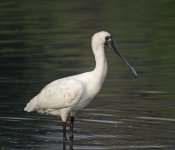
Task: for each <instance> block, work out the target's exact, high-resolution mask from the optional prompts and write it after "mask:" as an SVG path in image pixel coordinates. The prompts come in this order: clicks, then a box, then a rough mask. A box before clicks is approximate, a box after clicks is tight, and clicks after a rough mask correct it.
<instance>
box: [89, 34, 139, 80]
mask: <svg viewBox="0 0 175 150" xmlns="http://www.w3.org/2000/svg"><path fill="white" fill-rule="evenodd" d="M105 46H107V47H110V48H111V49H112V50H113V51H114V52H115V53H116V54H117V55H118V56H119V57H120V58H121V59H122V60H123V61H124V62H125V63H126V65H127V66H128V67H129V69H130V70H131V71H132V73H133V75H134V77H137V72H136V71H135V69H134V68H133V67H132V66H131V65H130V64H129V63H128V61H127V60H126V59H125V58H124V57H123V56H122V55H121V53H120V52H119V49H118V48H116V46H115V44H114V42H113V38H112V36H111V34H110V33H109V32H106V31H101V32H97V33H95V34H94V35H93V36H92V47H93V48H94V49H98V48H99V47H105Z"/></svg>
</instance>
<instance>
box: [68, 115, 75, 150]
mask: <svg viewBox="0 0 175 150" xmlns="http://www.w3.org/2000/svg"><path fill="white" fill-rule="evenodd" d="M73 128H74V116H71V118H70V135H69V149H70V150H73V138H74V136H73Z"/></svg>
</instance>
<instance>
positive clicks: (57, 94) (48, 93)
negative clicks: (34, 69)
mask: <svg viewBox="0 0 175 150" xmlns="http://www.w3.org/2000/svg"><path fill="white" fill-rule="evenodd" d="M84 92H85V87H84V84H83V83H82V82H81V81H79V80H75V79H61V80H56V81H54V82H52V83H50V84H48V85H47V86H46V87H45V88H44V89H43V90H42V91H41V93H39V94H38V95H37V107H38V108H41V109H44V108H51V109H52V108H53V109H61V108H66V107H73V106H74V105H77V104H78V103H79V101H80V100H81V98H82V96H83V93H84Z"/></svg>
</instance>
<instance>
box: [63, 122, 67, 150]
mask: <svg viewBox="0 0 175 150" xmlns="http://www.w3.org/2000/svg"><path fill="white" fill-rule="evenodd" d="M66 143H67V138H66V122H63V150H66Z"/></svg>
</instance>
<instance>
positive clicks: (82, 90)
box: [24, 31, 137, 150]
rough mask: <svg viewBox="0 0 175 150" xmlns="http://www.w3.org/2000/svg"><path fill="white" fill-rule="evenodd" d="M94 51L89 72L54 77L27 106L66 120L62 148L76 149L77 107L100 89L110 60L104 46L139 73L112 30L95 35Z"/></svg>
mask: <svg viewBox="0 0 175 150" xmlns="http://www.w3.org/2000/svg"><path fill="white" fill-rule="evenodd" d="M91 46H92V51H93V54H94V56H95V61H96V66H95V69H94V70H92V71H90V72H85V73H82V74H79V75H74V76H69V77H65V78H62V79H58V80H55V81H53V82H51V83H49V84H48V85H47V86H46V87H44V88H43V89H42V90H41V92H40V93H39V94H38V95H36V96H35V97H34V98H33V99H32V100H30V102H29V103H28V104H27V106H26V107H25V108H24V110H25V111H27V112H32V111H37V112H39V113H44V114H51V115H55V116H61V119H62V121H63V150H65V149H66V143H69V147H70V149H71V150H73V125H74V116H75V113H76V112H77V110H79V109H82V108H84V107H85V106H87V105H88V104H89V103H90V101H91V100H92V99H93V98H94V97H95V96H96V95H97V93H99V91H100V89H101V87H102V84H103V82H104V80H105V77H106V74H107V60H106V56H105V51H104V49H105V46H109V47H110V48H112V49H113V50H114V52H116V53H117V54H118V55H119V57H120V58H121V59H122V60H123V61H124V62H125V63H126V64H127V65H128V67H129V68H130V69H131V71H132V73H133V74H134V76H135V77H136V76H137V73H136V71H135V70H134V68H133V67H132V66H131V65H130V64H129V63H128V62H127V61H126V60H125V59H124V58H123V57H122V56H121V54H120V53H119V51H118V49H117V48H116V47H115V46H114V43H113V39H112V36H111V35H110V33H108V32H105V31H101V32H98V33H95V34H94V35H93V36H92V41H91ZM68 117H70V118H71V119H70V135H69V140H68V139H67V138H66V121H67V119H68Z"/></svg>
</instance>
